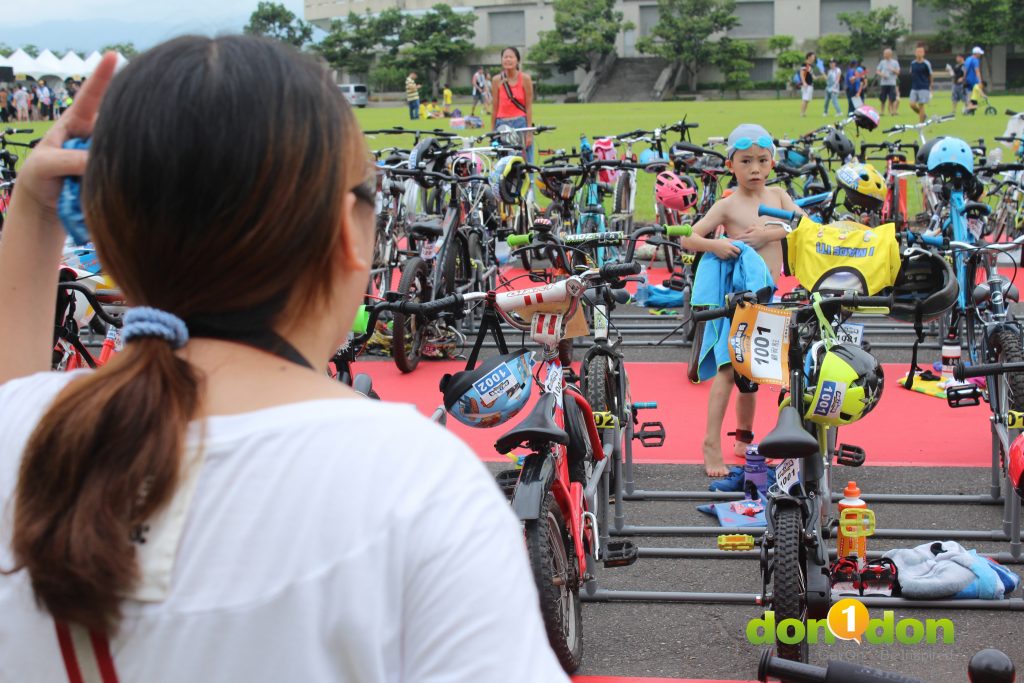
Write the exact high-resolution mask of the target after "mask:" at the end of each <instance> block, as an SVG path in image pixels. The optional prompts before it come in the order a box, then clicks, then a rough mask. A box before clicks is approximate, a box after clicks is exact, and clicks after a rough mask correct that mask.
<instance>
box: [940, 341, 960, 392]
mask: <svg viewBox="0 0 1024 683" xmlns="http://www.w3.org/2000/svg"><path fill="white" fill-rule="evenodd" d="M959 362H960V340H959V339H947V340H946V341H944V342H942V381H943V382H944V383H949V382H952V381H953V370H954V369H955V368H956V366H957V363H959Z"/></svg>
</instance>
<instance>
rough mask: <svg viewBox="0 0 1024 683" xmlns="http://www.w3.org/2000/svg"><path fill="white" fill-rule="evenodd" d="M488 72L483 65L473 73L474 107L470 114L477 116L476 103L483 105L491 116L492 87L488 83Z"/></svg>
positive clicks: (485, 111)
mask: <svg viewBox="0 0 1024 683" xmlns="http://www.w3.org/2000/svg"><path fill="white" fill-rule="evenodd" d="M487 81H488V79H487V73H486V72H485V71H484V67H483V66H482V65H481V66H480V68H478V69H477V70H476V73H474V74H473V108H472V109H470V110H469V115H470V116H476V105H478V104H479V105H481V106H482V107H483V109H484V113H485V114H487V115H488V116H490V114H491V107H490V101H489V97H488V96H489V94H490V87H489V86H488V84H487Z"/></svg>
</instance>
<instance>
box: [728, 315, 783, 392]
mask: <svg viewBox="0 0 1024 683" xmlns="http://www.w3.org/2000/svg"><path fill="white" fill-rule="evenodd" d="M789 316H790V312H789V311H785V310H779V309H775V308H769V307H768V306H762V305H760V304H740V305H739V306H737V307H736V312H735V313H734V314H733V317H732V329H730V330H729V355H730V356H731V358H732V366H733V368H735V369H736V372H738V373H739V374H740V375H742V376H743V377H746V378H747V379H749V380H751V381H752V382H757V383H758V384H775V385H779V386H788V385H789Z"/></svg>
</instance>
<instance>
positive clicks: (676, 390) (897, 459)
mask: <svg viewBox="0 0 1024 683" xmlns="http://www.w3.org/2000/svg"><path fill="white" fill-rule="evenodd" d="M464 367H465V365H464V363H463V362H461V361H458V362H456V361H443V362H427V361H424V362H423V363H421V364H420V366H419V368H418V369H417V370H416V372H414V373H412V374H410V375H402V374H401V373H400V372H399V371H398V369H397V368H396V367H395V365H394V363H392V362H390V361H382V362H363V363H358V364H357V365H356V371H357V372H366V373H369V374H370V375H372V376H373V379H374V387H375V388H376V390H377V392H378V393H379V394H380V395H381V396H382V397H384V398H385V399H390V400H401V401H408V402H412V403H415V404H416V406H417V407H418V409H419V410H420V412H421V413H424V414H426V415H429V414H430V413H432V412H433V410H434V409H435V408H436V407H437V406H438V405H440V404H441V393H440V391H438V388H437V387H438V381H439V379H440V377H441V375H443V374H444V373H445V372H457V371H459V370H461V369H463V368H464ZM906 370H907V366H906V364H894V365H893V364H887V365H886V366H885V373H886V376H887V380H888V381H887V382H886V388H885V392H884V394H883V396H882V400H881V402H880V404H879V405H878V406H877V407H876V408H875V410H874V411H873V412H872V413H871V414H870V415H868V416H867V417H866V418H864V419H863V420H862V421H861V422H859V423H857V424H854V425H852V426H850V427H844V428H843V429H842V430H841V431H840V434H839V436H840V441H842V442H844V443H848V444H853V445H857V446H860V447H862V448H864V449H865V451H866V452H867V464H868V465H885V466H893V465H917V466H943V465H946V466H951V467H952V466H965V467H972V466H973V467H987V466H988V465H989V464H990V463H991V456H990V454H989V429H988V410H987V406H985V405H984V404H982V405H981V406H976V407H972V408H958V409H955V410H954V409H952V408H949V407H948V406H947V405H946V402H945V401H943V400H940V399H937V398H932V397H930V396H925V395H924V394H919V393H916V392H910V391H906V390H904V389H902V388H901V387H899V386H898V385H897V384H896V380H897V379H898V378H900V377H902V376H903V374H904V373H905V372H906ZM629 377H630V385H631V387H632V395H633V399H634V400H635V401H657V403H658V406H659V407H658V409H657V410H645V411H642V412H641V414H640V415H641V420H650V421H655V420H657V421H661V422H663V423H664V424H665V430H666V432H667V438H666V440H665V445H664V447H662V448H649V449H645V448H642V447H640V445H639V442H637V443H636V446H637V447H636V448H635V449H634V451H633V453H634V458H635V460H636V462H641V463H659V464H665V463H669V464H697V463H700V462H702V457H701V441H702V438H703V431H704V424H705V419H706V414H707V396H708V392H709V391H710V383H705V384H701V385H696V386H695V385H692V384H690V383H689V381H687V379H686V366H685V364H684V363H630V364H629ZM534 394H535V395H536V388H534ZM777 401H778V394H777V393H776V392H774V391H772V390H771V389H770V388H768V387H762V388H761V390H760V391H759V392H758V408H757V417H756V419H755V423H754V433H755V434H756V438H757V439H760V438H761V437H763V436H764V435H765V434H767V433H768V432H769V431H770V430H771V428H772V427H773V426H774V424H775V421H774V416H775V406H776V404H777ZM525 414H526V413H525V411H524V413H522V415H523V416H525ZM732 415H733V414H732V412H731V411H730V413H729V414H727V416H726V421H725V427H724V430H723V435H722V438H723V443H726V444H728V443H729V441H727V440H726V439H729V438H731V437H726V436H725V434H724V432H725V431H731V430H732V429H733V426H734V424H733V417H732ZM520 419H522V418H521V417H517V418H515V420H513V421H512V422H511V423H510V424H506V425H502V426H500V427H496V428H492V429H471V428H469V427H465V426H463V425H462V424H459V423H458V422H456V421H455V420H454V419H449V428H450V429H451V430H452V431H453V432H454V433H456V434H458V435H459V436H460V437H461V438H462V439H464V440H465V441H466V442H467V443H468V444H470V446H471V447H472V448H473V449H474V450H475V451H476V453H477V454H478V455H479V456H480V457H481V458H482V459H483V460H486V461H500V460H503V458H502V456H500V455H499V454H498V453H496V452H495V451H494V442H495V440H496V439H497V438H498V437H499V436H501V435H502V434H504V433H505V431H507V430H508V429H510V428H511V427H512V425H514V424H516V423H517V422H518V420H520Z"/></svg>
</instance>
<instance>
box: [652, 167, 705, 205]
mask: <svg viewBox="0 0 1024 683" xmlns="http://www.w3.org/2000/svg"><path fill="white" fill-rule="evenodd" d="M654 197H655V199H657V200H658V203H659V204H661V205H662V206H664V207H665V208H666V209H671V210H672V211H688V210H690V209H692V208H693V207H694V205H696V203H697V183H695V182H693V179H692V178H690V176H687V175H679V174H677V173H673V172H672V171H662V172H661V173H659V174H658V177H657V178H656V179H655V180H654Z"/></svg>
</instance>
